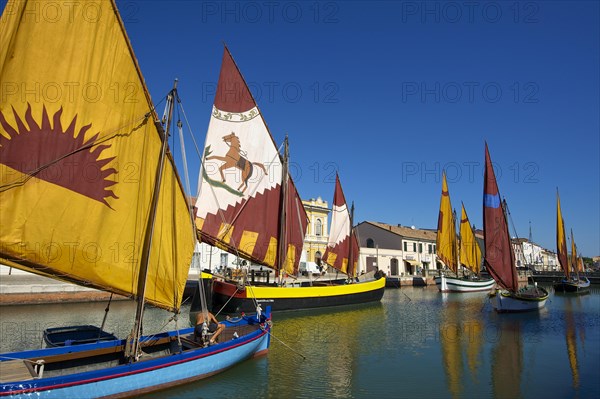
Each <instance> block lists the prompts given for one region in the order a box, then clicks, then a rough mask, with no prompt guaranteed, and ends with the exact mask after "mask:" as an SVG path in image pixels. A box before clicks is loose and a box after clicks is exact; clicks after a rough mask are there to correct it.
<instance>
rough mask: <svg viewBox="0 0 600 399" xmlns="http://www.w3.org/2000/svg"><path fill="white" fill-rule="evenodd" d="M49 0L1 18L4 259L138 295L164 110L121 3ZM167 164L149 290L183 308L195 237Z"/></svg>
mask: <svg viewBox="0 0 600 399" xmlns="http://www.w3.org/2000/svg"><path fill="white" fill-rule="evenodd" d="M42 4H43V3H41V2H35V1H9V3H8V4H7V5H6V8H5V9H4V12H3V14H2V17H1V19H0V26H1V27H2V29H1V30H0V40H1V41H0V68H1V69H0V80H1V81H2V99H1V103H0V179H1V181H0V220H1V221H2V222H1V224H0V262H1V263H4V264H8V265H11V266H15V267H18V268H20V269H23V270H26V271H30V272H33V273H36V274H41V275H46V276H52V277H53V278H56V279H60V280H64V281H69V282H73V283H77V284H81V285H85V286H89V287H94V288H98V289H102V290H106V291H110V292H115V293H118V294H122V295H127V296H133V297H135V296H136V295H137V286H138V281H137V280H138V275H139V268H140V259H141V257H142V253H141V252H142V247H143V244H144V237H145V235H146V231H147V230H148V229H149V227H150V226H149V214H150V205H151V202H152V196H153V192H154V182H155V178H156V175H157V173H158V163H159V157H160V152H161V142H162V140H161V133H159V132H160V129H161V128H160V126H158V127H157V126H156V125H155V121H156V120H158V118H157V116H156V114H155V113H154V110H153V107H152V103H151V100H150V96H149V94H148V92H147V89H146V87H145V85H144V81H143V78H142V75H141V73H140V70H139V67H138V65H137V61H136V59H135V56H134V55H133V51H132V49H131V45H130V43H129V40H128V38H127V36H126V34H125V30H124V26H123V23H122V21H121V20H120V17H119V16H118V13H117V9H116V5H115V4H114V2H112V1H88V2H85V4H79V3H77V2H75V3H72V2H56V3H53V10H54V11H55V14H53V17H52V18H45V17H43V16H41V15H40V12H41V5H42ZM84 6H85V7H84ZM58 39H60V40H58ZM162 173H163V176H162V184H161V186H160V194H159V201H158V209H157V214H156V222H155V225H154V234H153V239H152V248H151V252H150V264H149V268H148V275H147V288H146V300H147V301H148V302H150V303H152V304H154V305H156V306H160V307H163V308H166V309H177V308H178V307H179V305H180V303H181V297H182V293H183V288H184V287H185V281H186V278H187V272H188V268H189V265H190V261H191V257H192V252H193V245H194V236H193V231H192V227H191V220H190V215H189V207H188V204H187V201H186V198H185V196H184V193H183V190H182V188H181V184H180V182H179V179H178V177H177V174H176V172H175V167H174V164H173V160H172V159H171V157H170V156H169V157H168V160H167V162H166V163H165V165H164V167H163V170H162Z"/></svg>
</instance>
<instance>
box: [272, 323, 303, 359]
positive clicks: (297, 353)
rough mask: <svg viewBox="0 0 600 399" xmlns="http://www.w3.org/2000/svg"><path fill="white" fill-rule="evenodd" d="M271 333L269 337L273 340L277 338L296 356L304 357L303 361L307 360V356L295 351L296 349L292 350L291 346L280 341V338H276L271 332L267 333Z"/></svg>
mask: <svg viewBox="0 0 600 399" xmlns="http://www.w3.org/2000/svg"><path fill="white" fill-rule="evenodd" d="M267 332H268V333H269V335H270V336H271V337H273V338H275V339H276V340H277V341H279V342H280V343H281V344H282V345H283V346H285V347H286V348H288V349H289V350H291V351H292V352H294V353H295V354H296V355H298V356H300V357H302V359H304V360H306V356H304V355H303V354H302V353H300V352H298V351H296V350H294V348H292V347H291V346H289V345H288V344H286V343H285V342H283V341H282V340H280V339H279V338H277V337H276V336H274V335H273V333H272V332H271V331H270V330H269V331H267Z"/></svg>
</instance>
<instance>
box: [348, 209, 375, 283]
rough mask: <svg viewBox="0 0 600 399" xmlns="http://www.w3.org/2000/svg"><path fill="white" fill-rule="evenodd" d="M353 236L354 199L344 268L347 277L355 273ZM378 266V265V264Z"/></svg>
mask: <svg viewBox="0 0 600 399" xmlns="http://www.w3.org/2000/svg"><path fill="white" fill-rule="evenodd" d="M353 237H354V201H352V206H351V207H350V237H349V238H350V248H349V249H348V267H347V268H346V275H347V276H348V277H351V276H350V274H355V270H354V259H353V255H354V254H353V253H352V252H353V251H352V247H353V246H354V245H352V244H353V242H354V240H352V238H353ZM356 265H357V266H358V261H357V262H356ZM378 267H379V265H378ZM348 271H349V272H350V273H348Z"/></svg>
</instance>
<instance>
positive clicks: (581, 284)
mask: <svg viewBox="0 0 600 399" xmlns="http://www.w3.org/2000/svg"><path fill="white" fill-rule="evenodd" d="M553 287H554V291H556V292H567V293H572V294H584V293H587V292H589V289H590V281H589V280H588V279H587V278H585V277H584V278H581V279H578V280H562V281H559V282H558V283H554V284H553Z"/></svg>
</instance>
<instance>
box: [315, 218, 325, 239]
mask: <svg viewBox="0 0 600 399" xmlns="http://www.w3.org/2000/svg"><path fill="white" fill-rule="evenodd" d="M315 235H316V236H322V235H323V222H321V219H317V222H316V223H315Z"/></svg>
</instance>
